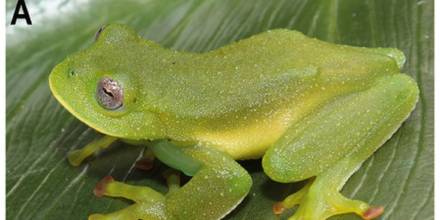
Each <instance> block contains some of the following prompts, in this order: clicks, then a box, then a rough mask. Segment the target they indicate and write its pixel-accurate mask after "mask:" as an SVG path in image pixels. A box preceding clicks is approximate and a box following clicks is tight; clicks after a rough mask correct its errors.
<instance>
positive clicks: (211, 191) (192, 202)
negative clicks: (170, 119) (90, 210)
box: [90, 141, 252, 220]
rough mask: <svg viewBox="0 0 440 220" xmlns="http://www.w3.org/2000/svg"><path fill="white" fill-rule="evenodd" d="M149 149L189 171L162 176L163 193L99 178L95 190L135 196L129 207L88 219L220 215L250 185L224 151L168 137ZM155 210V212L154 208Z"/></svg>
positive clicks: (97, 192)
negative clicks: (181, 178) (166, 188)
mask: <svg viewBox="0 0 440 220" xmlns="http://www.w3.org/2000/svg"><path fill="white" fill-rule="evenodd" d="M151 149H152V150H153V152H154V155H155V156H156V157H157V158H158V159H159V160H161V161H162V162H164V163H166V164H168V165H169V166H171V167H173V168H176V169H179V170H181V171H182V172H184V173H186V174H188V175H193V177H192V178H191V180H190V181H189V182H188V183H186V184H185V185H183V186H181V187H179V186H178V184H179V180H178V179H176V175H173V174H171V175H169V176H168V183H169V185H170V186H169V187H170V189H169V191H168V193H167V194H166V195H161V194H160V193H158V192H156V191H154V190H152V189H150V188H148V187H140V186H130V185H127V184H124V183H120V182H116V181H113V180H112V179H111V178H109V177H107V178H105V179H104V180H103V181H102V182H101V183H100V184H98V185H97V188H96V189H95V193H96V194H98V195H106V196H112V197H124V198H127V199H130V200H133V201H135V204H134V205H131V206H130V207H128V208H126V209H123V210H120V211H117V212H114V213H110V214H106V215H102V214H94V215H92V216H91V217H90V219H93V220H95V219H96V220H101V219H102V220H116V219H124V220H131V219H133V220H137V219H220V218H222V217H223V216H225V215H226V214H228V213H229V212H230V211H232V209H233V208H234V207H235V206H236V205H238V204H239V203H240V201H241V200H242V199H243V198H244V197H245V196H246V195H247V193H248V192H249V190H250V187H251V184H252V180H251V178H250V176H249V174H248V173H247V172H246V170H245V169H243V168H242V167H241V166H240V165H239V164H238V163H237V162H236V161H234V160H233V159H232V158H230V157H229V156H228V155H227V154H225V153H222V152H219V151H217V150H215V149H211V148H208V147H203V146H192V147H185V148H179V147H177V146H175V145H173V144H172V143H170V142H168V141H159V142H155V143H154V144H153V146H152V147H151ZM157 213H159V214H157Z"/></svg>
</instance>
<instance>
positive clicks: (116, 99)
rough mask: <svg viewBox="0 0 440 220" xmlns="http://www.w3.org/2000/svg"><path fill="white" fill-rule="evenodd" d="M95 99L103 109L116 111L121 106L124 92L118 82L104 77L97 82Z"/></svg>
mask: <svg viewBox="0 0 440 220" xmlns="http://www.w3.org/2000/svg"><path fill="white" fill-rule="evenodd" d="M96 99H97V101H98V103H99V104H100V105H101V106H102V107H104V108H105V109H108V110H116V109H118V108H120V107H121V106H122V104H123V100H124V92H123V90H122V87H121V85H119V83H118V82H116V81H115V80H113V79H111V78H108V77H104V78H102V79H101V80H100V81H99V82H98V85H97V88H96Z"/></svg>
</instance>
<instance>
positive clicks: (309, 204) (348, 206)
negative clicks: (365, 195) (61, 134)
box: [273, 179, 383, 220]
mask: <svg viewBox="0 0 440 220" xmlns="http://www.w3.org/2000/svg"><path fill="white" fill-rule="evenodd" d="M318 181H319V179H318ZM296 205H299V208H298V210H297V211H296V212H295V214H294V215H293V216H292V217H291V218H289V220H312V219H313V220H321V219H327V218H329V217H331V216H334V215H339V214H344V213H355V214H357V215H359V216H360V217H361V218H363V219H368V220H369V219H374V218H377V217H378V216H380V215H381V214H382V213H383V207H374V206H370V205H368V204H367V203H365V202H362V201H358V200H351V199H348V198H346V197H344V196H343V195H341V194H340V193H339V192H338V191H337V190H336V189H334V188H333V189H332V188H329V186H328V185H326V184H322V182H321V183H320V182H317V183H309V184H307V185H306V186H304V188H302V189H301V190H300V191H298V192H296V193H294V194H292V195H290V196H288V197H287V198H285V199H284V200H283V201H282V202H279V203H276V204H275V205H274V209H273V210H274V213H275V214H281V213H282V212H283V211H284V210H285V209H288V208H292V207H294V206H296Z"/></svg>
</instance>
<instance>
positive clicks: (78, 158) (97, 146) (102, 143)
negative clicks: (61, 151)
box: [67, 135, 117, 166]
mask: <svg viewBox="0 0 440 220" xmlns="http://www.w3.org/2000/svg"><path fill="white" fill-rule="evenodd" d="M116 140H117V138H115V137H111V136H107V135H106V136H103V137H101V138H100V139H97V140H94V141H92V142H90V143H89V144H87V145H86V146H85V147H83V148H81V149H78V150H72V151H70V152H69V154H68V155H67V160H68V161H69V163H70V164H71V165H72V166H79V165H80V164H81V163H82V162H83V161H84V160H85V159H86V158H87V157H89V156H92V155H93V154H95V153H96V152H98V151H100V150H102V149H105V148H107V147H108V146H110V145H111V144H112V143H113V142H115V141H116Z"/></svg>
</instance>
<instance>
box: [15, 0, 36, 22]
mask: <svg viewBox="0 0 440 220" xmlns="http://www.w3.org/2000/svg"><path fill="white" fill-rule="evenodd" d="M20 8H22V10H23V14H19V13H20ZM18 18H21V19H23V18H24V19H26V23H27V24H28V25H31V24H32V21H31V17H30V16H29V12H28V10H27V7H26V3H25V2H24V0H18V1H17V5H16V6H15V11H14V15H13V16H12V20H11V25H15V23H16V22H17V19H18Z"/></svg>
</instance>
